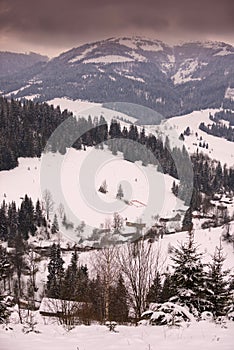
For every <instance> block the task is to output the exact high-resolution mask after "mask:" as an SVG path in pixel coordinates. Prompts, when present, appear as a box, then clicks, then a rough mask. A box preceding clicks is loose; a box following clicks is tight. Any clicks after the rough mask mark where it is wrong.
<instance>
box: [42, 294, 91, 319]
mask: <svg viewBox="0 0 234 350" xmlns="http://www.w3.org/2000/svg"><path fill="white" fill-rule="evenodd" d="M91 309H92V304H91V303H85V302H77V301H71V300H62V299H54V298H43V299H42V301H41V305H40V308H39V312H40V314H41V315H42V316H50V317H61V316H63V317H64V316H65V317H66V316H71V315H72V316H77V317H79V316H80V317H83V315H84V313H85V314H87V313H88V312H89V311H91Z"/></svg>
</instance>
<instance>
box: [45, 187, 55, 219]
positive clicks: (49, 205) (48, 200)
mask: <svg viewBox="0 0 234 350" xmlns="http://www.w3.org/2000/svg"><path fill="white" fill-rule="evenodd" d="M43 202H44V205H45V211H46V217H47V220H49V218H50V213H51V212H52V211H53V208H54V201H53V198H52V194H51V192H50V191H49V190H45V191H44V193H43Z"/></svg>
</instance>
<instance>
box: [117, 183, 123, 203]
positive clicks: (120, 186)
mask: <svg viewBox="0 0 234 350" xmlns="http://www.w3.org/2000/svg"><path fill="white" fill-rule="evenodd" d="M123 196H124V194H123V188H122V185H121V184H120V185H119V187H118V191H117V194H116V198H118V199H122V198H123Z"/></svg>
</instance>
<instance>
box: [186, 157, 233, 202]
mask: <svg viewBox="0 0 234 350" xmlns="http://www.w3.org/2000/svg"><path fill="white" fill-rule="evenodd" d="M192 163H193V172H194V189H195V191H197V192H203V193H205V194H207V195H210V196H212V195H214V194H215V193H218V192H219V193H224V192H229V193H230V192H233V191H234V168H233V167H231V168H228V167H227V165H226V164H225V165H224V166H222V165H221V163H220V162H217V161H214V160H211V159H210V158H209V157H208V156H206V155H204V154H202V153H196V154H194V155H192Z"/></svg>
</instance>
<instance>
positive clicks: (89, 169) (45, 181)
mask: <svg viewBox="0 0 234 350" xmlns="http://www.w3.org/2000/svg"><path fill="white" fill-rule="evenodd" d="M59 163H61V168H60V167H58V165H57V164H59ZM16 179H17V181H16ZM104 180H106V183H107V190H108V192H107V193H106V194H102V193H100V192H99V191H98V189H99V187H100V186H101V184H102V183H103V181H104ZM173 180H174V179H173V178H172V177H170V176H169V175H164V174H162V173H160V172H158V171H157V169H156V167H154V166H150V165H149V166H147V167H144V166H142V165H141V162H137V163H130V162H127V161H125V160H124V159H123V157H122V154H118V155H117V156H113V155H112V153H111V152H110V151H108V150H107V149H105V150H104V151H103V150H98V149H95V148H88V149H87V150H86V151H83V150H82V151H76V150H74V149H70V150H69V151H67V154H66V155H65V156H62V155H60V154H51V153H49V154H46V155H43V156H42V158H31V159H30V158H20V159H19V166H18V167H17V168H15V169H13V170H10V171H2V172H0V199H1V201H3V200H4V199H5V200H6V202H7V203H9V202H11V201H13V200H14V201H15V202H16V204H17V205H18V206H19V205H20V203H21V200H22V198H23V197H24V196H25V194H28V195H29V196H30V197H31V198H32V199H33V201H34V203H35V201H36V200H37V199H38V198H39V199H42V196H43V192H44V190H46V189H48V190H49V191H50V192H51V194H52V197H53V200H54V202H55V205H54V210H55V211H56V210H57V209H58V207H59V204H60V203H63V205H64V207H65V212H66V215H67V217H68V219H69V220H72V221H73V222H76V221H77V218H78V219H79V220H83V221H85V223H86V225H87V227H86V228H88V226H90V227H92V228H94V227H99V226H100V225H101V224H102V223H105V220H106V219H108V218H109V219H112V217H113V214H114V212H119V213H120V214H121V216H122V217H123V218H124V219H126V221H136V220H142V222H144V223H146V224H147V226H149V225H151V224H152V223H153V221H152V216H153V215H157V214H158V215H160V216H161V217H163V216H164V217H165V216H175V214H176V210H178V209H183V210H186V207H185V206H184V205H183V203H182V202H181V201H180V200H178V199H177V198H176V197H175V196H174V195H173V194H172V192H171V187H172V183H173ZM120 184H121V185H122V188H123V193H124V199H125V200H128V201H129V202H131V201H132V202H131V203H130V205H129V204H126V203H125V202H124V201H120V200H117V199H116V194H117V189H118V186H119V185H120ZM89 233H91V232H90V230H88V232H87V233H86V234H89ZM67 234H68V233H67Z"/></svg>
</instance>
